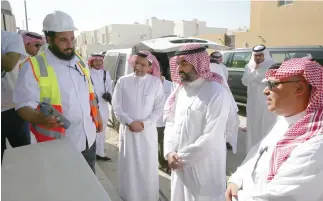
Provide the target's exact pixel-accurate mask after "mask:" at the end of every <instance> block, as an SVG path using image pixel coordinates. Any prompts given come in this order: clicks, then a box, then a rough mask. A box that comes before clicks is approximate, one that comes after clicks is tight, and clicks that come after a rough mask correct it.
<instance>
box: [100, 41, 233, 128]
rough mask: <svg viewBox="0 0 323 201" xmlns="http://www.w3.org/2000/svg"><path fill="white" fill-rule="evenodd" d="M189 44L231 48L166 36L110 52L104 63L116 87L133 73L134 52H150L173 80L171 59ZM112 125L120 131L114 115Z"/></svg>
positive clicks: (224, 47)
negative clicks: (121, 78)
mask: <svg viewBox="0 0 323 201" xmlns="http://www.w3.org/2000/svg"><path fill="white" fill-rule="evenodd" d="M187 44H200V45H205V46H207V47H208V49H212V50H218V51H223V50H228V49H229V48H228V47H226V46H224V45H220V44H218V43H215V42H213V41H209V40H204V39H199V38H186V37H185V38H184V37H175V36H166V37H162V38H157V39H151V40H146V41H142V42H140V43H138V44H136V45H135V46H134V47H133V48H128V49H116V50H108V51H106V53H105V58H104V61H103V65H104V69H105V70H107V71H108V72H109V73H110V76H111V79H112V80H113V83H114V85H115V84H116V82H117V80H118V79H119V78H120V77H121V76H124V75H127V74H130V73H132V72H133V69H132V67H130V66H129V65H128V62H127V60H128V58H129V57H130V55H131V54H132V53H133V52H137V51H141V50H148V51H150V52H151V53H152V54H153V55H155V56H156V58H157V60H158V61H159V64H160V68H161V71H162V72H163V75H164V77H165V78H166V79H167V80H171V77H170V69H169V58H171V57H173V56H174V55H175V52H176V51H177V50H179V49H180V48H181V47H182V46H184V45H187ZM112 125H113V127H114V128H115V129H118V127H119V123H118V122H117V120H116V118H115V116H114V114H113V113H112Z"/></svg>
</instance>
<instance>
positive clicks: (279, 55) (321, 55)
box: [270, 50, 323, 64]
mask: <svg viewBox="0 0 323 201" xmlns="http://www.w3.org/2000/svg"><path fill="white" fill-rule="evenodd" d="M270 54H271V57H272V58H273V60H274V61H275V62H279V63H281V62H284V61H286V60H288V59H292V58H302V57H313V58H314V59H315V60H316V61H317V62H318V63H320V64H323V51H304V50H303V51H293V50H291V51H276V52H273V51H270Z"/></svg>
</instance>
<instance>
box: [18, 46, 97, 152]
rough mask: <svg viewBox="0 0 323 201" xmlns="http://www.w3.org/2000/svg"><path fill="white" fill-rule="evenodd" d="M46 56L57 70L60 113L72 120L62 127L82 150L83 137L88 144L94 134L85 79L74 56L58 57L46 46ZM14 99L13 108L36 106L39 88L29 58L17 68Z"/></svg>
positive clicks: (93, 139)
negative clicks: (60, 104) (64, 127)
mask: <svg viewBox="0 0 323 201" xmlns="http://www.w3.org/2000/svg"><path fill="white" fill-rule="evenodd" d="M45 56H46V60H47V63H48V64H49V65H50V66H52V67H53V68H54V71H55V73H56V77H57V81H58V85H59V90H60V93H61V99H62V108H63V115H64V116H65V117H66V118H67V119H68V120H69V121H70V122H71V126H70V127H69V128H68V129H66V130H65V134H66V137H68V138H70V139H71V140H72V142H73V143H74V145H75V147H76V148H77V149H78V150H79V151H80V152H81V151H83V150H85V148H86V140H87V142H88V147H91V146H92V145H93V143H94V141H95V138H96V127H95V124H94V122H93V120H92V117H91V115H90V111H91V109H90V100H89V86H88V81H87V80H86V79H85V75H84V74H83V73H82V70H81V69H80V68H79V67H78V66H77V65H76V62H77V61H78V58H77V57H74V58H73V59H72V60H70V61H65V60H60V59H58V58H57V57H56V56H55V55H53V53H52V52H51V51H50V50H49V49H46V50H45ZM68 66H70V67H68ZM75 66H77V70H76V69H75ZM13 100H14V103H15V105H16V107H15V108H16V110H18V109H19V108H22V107H25V106H29V107H32V108H33V109H36V108H37V106H38V102H39V101H40V90H39V87H38V83H37V81H36V79H35V77H34V74H33V70H32V67H31V64H30V62H26V63H25V64H24V65H23V67H22V68H21V69H20V70H19V74H18V79H17V83H16V87H15V90H14V96H13Z"/></svg>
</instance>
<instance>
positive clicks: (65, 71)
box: [14, 11, 102, 172]
mask: <svg viewBox="0 0 323 201" xmlns="http://www.w3.org/2000/svg"><path fill="white" fill-rule="evenodd" d="M75 30H77V29H76V27H75V26H74V22H73V19H72V18H71V17H70V16H69V15H68V14H66V13H64V12H62V11H54V12H53V13H50V14H48V15H47V16H46V17H45V19H44V21H43V32H44V33H45V36H46V41H47V43H48V48H46V49H45V51H44V52H42V53H41V54H39V55H37V56H35V57H30V58H29V59H28V60H26V62H25V63H24V64H23V65H22V68H21V69H20V71H19V74H18V81H17V84H16V88H15V92H14V102H15V103H16V110H17V112H18V114H19V115H20V116H21V117H22V118H23V119H24V120H26V121H28V122H30V123H31V126H30V130H31V132H32V133H33V134H34V136H35V138H36V140H37V142H44V141H49V140H54V139H59V138H62V137H65V136H66V137H67V138H69V139H70V140H71V141H72V142H73V143H74V145H75V147H76V148H77V149H78V150H79V151H80V152H81V153H82V154H83V156H84V158H85V160H86V161H87V163H88V164H89V166H90V167H91V169H92V170H93V172H95V169H94V165H95V161H96V153H95V152H96V143H95V139H96V132H102V119H101V115H100V112H99V110H98V106H97V101H96V98H95V94H94V89H93V85H92V82H91V78H90V72H89V68H88V66H87V65H86V64H85V62H84V61H83V59H82V57H81V56H80V55H78V54H76V53H75V50H74V48H75V47H74V40H75V37H74V31H75ZM42 102H46V103H48V104H50V105H51V106H52V107H54V108H55V109H56V110H57V111H58V112H59V113H61V114H62V115H63V116H64V117H65V118H66V119H68V120H69V121H70V123H71V125H70V126H69V127H68V128H67V129H64V122H61V121H60V120H61V119H60V118H59V117H58V116H46V115H45V114H43V113H41V112H40V111H39V108H40V104H39V103H42ZM65 125H67V124H65Z"/></svg>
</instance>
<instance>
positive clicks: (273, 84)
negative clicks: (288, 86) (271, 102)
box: [265, 80, 305, 90]
mask: <svg viewBox="0 0 323 201" xmlns="http://www.w3.org/2000/svg"><path fill="white" fill-rule="evenodd" d="M304 81H305V80H295V81H285V82H278V81H272V80H268V81H266V82H265V84H266V86H267V87H268V89H269V90H273V89H274V88H275V87H277V86H278V85H280V84H285V83H292V82H304Z"/></svg>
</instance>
